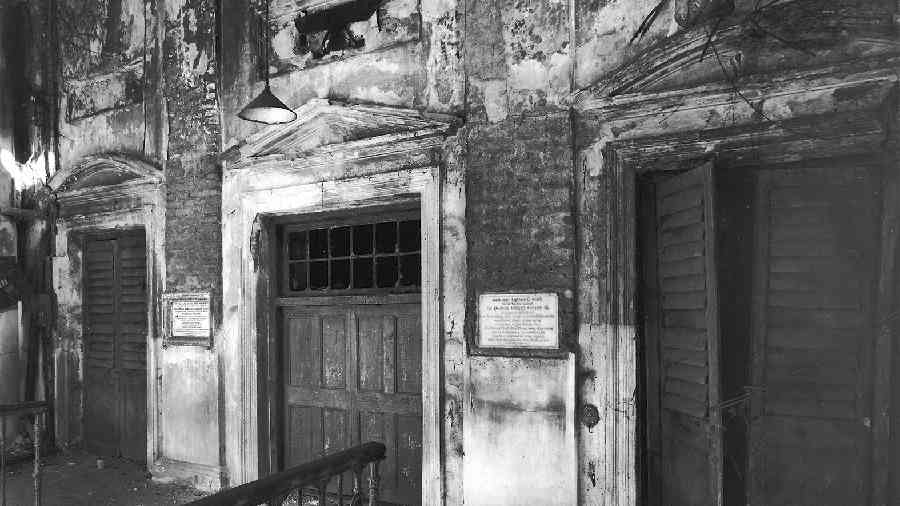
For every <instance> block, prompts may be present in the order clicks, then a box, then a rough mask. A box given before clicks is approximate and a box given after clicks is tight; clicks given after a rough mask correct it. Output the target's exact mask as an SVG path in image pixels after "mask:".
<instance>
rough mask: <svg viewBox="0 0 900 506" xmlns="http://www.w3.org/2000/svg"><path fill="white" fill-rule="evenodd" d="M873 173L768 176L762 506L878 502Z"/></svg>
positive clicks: (753, 479)
mask: <svg viewBox="0 0 900 506" xmlns="http://www.w3.org/2000/svg"><path fill="white" fill-rule="evenodd" d="M873 175H874V174H873V173H872V172H871V171H867V170H866V169H859V168H847V167H835V168H806V169H797V170H776V171H767V172H761V173H760V174H759V177H758V191H757V199H756V204H755V206H756V219H755V227H756V239H755V242H756V245H755V249H756V252H755V255H754V256H755V260H754V267H753V268H754V283H755V286H754V287H753V315H752V317H753V321H752V327H753V328H752V334H753V343H752V344H753V356H754V359H753V364H752V376H753V383H754V386H755V387H757V388H756V392H757V394H756V395H755V397H754V400H753V405H752V423H751V426H750V427H751V430H750V441H749V461H750V462H749V464H750V465H749V467H750V480H749V484H750V485H749V503H750V504H751V505H754V506H763V505H782V504H783V505H818V506H832V505H834V506H836V505H847V504H869V503H870V497H871V495H870V494H871V490H870V481H869V480H870V476H871V465H870V462H871V452H872V445H871V437H872V434H871V426H872V420H873V414H872V399H871V392H872V373H871V370H872V367H871V364H872V362H871V361H872V353H873V345H874V342H875V328H874V326H873V297H874V284H875V283H874V274H875V269H876V268H877V265H878V255H877V251H878V249H877V248H878V235H877V231H878V227H877V220H878V214H879V213H878V209H879V208H880V198H879V197H878V191H877V188H876V184H875V181H876V180H877V178H875V177H873Z"/></svg>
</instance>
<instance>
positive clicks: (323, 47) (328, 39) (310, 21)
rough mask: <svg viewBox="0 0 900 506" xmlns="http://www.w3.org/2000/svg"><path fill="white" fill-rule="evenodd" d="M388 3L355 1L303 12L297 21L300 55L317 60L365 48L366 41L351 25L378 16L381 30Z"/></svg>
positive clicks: (382, 0) (298, 50) (295, 22)
mask: <svg viewBox="0 0 900 506" xmlns="http://www.w3.org/2000/svg"><path fill="white" fill-rule="evenodd" d="M384 2H385V0H354V1H351V2H347V3H344V4H341V5H338V6H335V7H331V8H329V9H324V10H319V11H315V12H307V11H302V12H301V13H300V15H299V16H297V18H296V20H295V21H294V24H295V26H296V27H297V33H298V37H297V47H296V48H295V50H296V51H297V53H298V54H307V53H310V54H312V57H313V58H314V59H319V58H322V57H323V56H325V55H327V54H329V53H332V52H336V51H344V50H348V49H359V48H361V47H363V46H365V44H366V41H365V38H364V37H363V36H362V35H360V34H356V33H354V32H353V29H352V27H351V25H352V24H353V23H356V22H358V21H365V20H367V19H369V18H371V17H372V15H373V14H375V15H376V16H377V18H376V19H377V21H378V28H379V30H380V29H381V18H382V16H381V9H380V8H381V6H382V4H384Z"/></svg>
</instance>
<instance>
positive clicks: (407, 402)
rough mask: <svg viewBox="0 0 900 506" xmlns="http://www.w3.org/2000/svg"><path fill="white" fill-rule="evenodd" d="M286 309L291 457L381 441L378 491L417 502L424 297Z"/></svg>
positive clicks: (289, 461) (290, 460) (298, 459)
mask: <svg viewBox="0 0 900 506" xmlns="http://www.w3.org/2000/svg"><path fill="white" fill-rule="evenodd" d="M281 315H282V316H281V318H282V329H283V332H284V339H283V342H284V344H283V345H284V346H285V353H284V360H285V363H284V364H283V366H284V371H285V378H286V382H285V387H284V392H285V394H284V395H285V414H286V417H287V418H286V420H285V423H286V430H285V437H286V446H287V449H286V452H285V455H286V459H285V465H286V466H293V465H297V464H300V463H303V462H306V461H309V460H312V459H315V458H318V457H319V456H321V455H323V454H325V453H329V452H333V451H337V450H340V449H343V448H346V447H349V446H353V445H357V444H360V443H362V442H365V441H381V442H383V443H385V445H386V447H387V458H386V459H385V461H384V462H382V464H381V465H380V467H379V473H380V478H381V492H380V494H379V497H380V498H381V499H382V500H384V501H387V502H393V503H399V504H418V503H419V501H420V495H421V492H420V490H421V453H422V442H421V440H422V435H421V432H422V417H421V415H422V408H421V402H422V401H421V318H420V316H419V305H418V304H372V305H347V306H340V305H335V306H324V307H321V306H320V307H303V308H299V307H286V308H282V310H281ZM335 481H336V480H335ZM344 483H345V484H347V485H346V486H347V487H349V484H350V483H352V479H351V477H350V476H349V475H348V476H346V477H345V479H344ZM332 485H333V487H334V486H336V483H333V484H332Z"/></svg>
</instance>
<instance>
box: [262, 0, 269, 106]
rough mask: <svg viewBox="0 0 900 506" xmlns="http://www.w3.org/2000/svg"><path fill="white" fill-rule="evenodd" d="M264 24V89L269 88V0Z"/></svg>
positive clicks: (267, 0)
mask: <svg viewBox="0 0 900 506" xmlns="http://www.w3.org/2000/svg"><path fill="white" fill-rule="evenodd" d="M265 23H266V26H265V30H263V33H264V38H263V45H264V46H265V51H264V54H265V55H266V61H265V62H264V63H265V66H266V70H265V75H266V89H269V0H266V21H265Z"/></svg>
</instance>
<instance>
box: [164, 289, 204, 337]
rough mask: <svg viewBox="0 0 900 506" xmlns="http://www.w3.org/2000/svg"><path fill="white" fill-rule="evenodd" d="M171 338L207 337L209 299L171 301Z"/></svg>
mask: <svg viewBox="0 0 900 506" xmlns="http://www.w3.org/2000/svg"><path fill="white" fill-rule="evenodd" d="M172 336H174V337H207V336H209V298H201V297H197V298H184V299H181V300H173V301H172Z"/></svg>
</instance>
